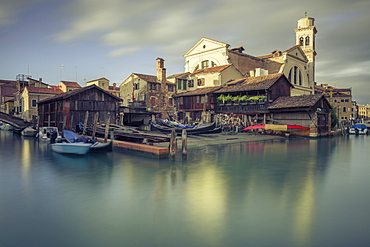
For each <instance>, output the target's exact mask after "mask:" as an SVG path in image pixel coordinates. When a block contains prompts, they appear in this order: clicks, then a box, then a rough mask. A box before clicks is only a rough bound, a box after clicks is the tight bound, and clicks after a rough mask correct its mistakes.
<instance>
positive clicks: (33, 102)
mask: <svg viewBox="0 0 370 247" xmlns="http://www.w3.org/2000/svg"><path fill="white" fill-rule="evenodd" d="M31 105H32V107H36V100H35V99H33V100H32V103H31Z"/></svg>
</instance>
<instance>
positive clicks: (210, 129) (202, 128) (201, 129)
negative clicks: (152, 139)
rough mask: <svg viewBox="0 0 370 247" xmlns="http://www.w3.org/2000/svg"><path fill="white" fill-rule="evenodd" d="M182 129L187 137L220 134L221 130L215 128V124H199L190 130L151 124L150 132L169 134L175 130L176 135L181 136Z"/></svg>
mask: <svg viewBox="0 0 370 247" xmlns="http://www.w3.org/2000/svg"><path fill="white" fill-rule="evenodd" d="M184 129H185V130H186V133H187V134H188V135H199V134H210V133H220V132H221V128H219V127H218V128H217V127H216V123H215V122H213V123H209V124H199V125H196V126H194V127H192V128H180V127H169V126H165V125H160V124H155V123H152V130H156V131H160V132H163V133H171V132H172V130H175V132H176V133H177V134H181V133H182V131H183V130H184Z"/></svg>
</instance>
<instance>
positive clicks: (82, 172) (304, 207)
mask: <svg viewBox="0 0 370 247" xmlns="http://www.w3.org/2000/svg"><path fill="white" fill-rule="evenodd" d="M188 153H189V154H188V159H187V160H186V161H183V160H182V159H181V157H180V156H179V157H176V160H175V161H170V160H156V159H152V158H145V157H139V156H135V155H133V154H127V153H124V152H122V151H117V150H115V151H114V152H112V153H109V154H100V155H95V154H94V155H93V154H89V155H87V156H86V157H69V156H64V155H61V154H57V153H54V152H52V151H51V149H50V146H49V144H48V143H42V142H39V141H38V140H37V139H36V138H29V137H22V136H19V135H17V134H13V133H12V132H6V131H0V246H2V247H29V246H32V247H33V246H35V247H36V246H37V247H44V246H45V247H50V246H53V247H85V246H86V247H102V246H104V247H116V246H117V247H118V246H120V247H121V246H151V247H152V246H160V247H167V246H168V247H174V246H176V247H181V246H187V247H188V246H192V247H198V246H199V247H200V246H201V247H208V246H212V247H218V246H219V247H225V246H231V247H234V246H243V247H245V246H253V247H255V246H258V247H261V246H284V247H289V246H294V247H296V246H315V247H317V246H325V247H328V246H335V247H341V246H346V247H347V246H356V247H358V246H370V234H369V233H370V162H369V158H370V155H369V153H370V136H348V137H335V138H327V139H326V138H322V139H317V140H316V139H315V140H313V139H291V140H283V141H282V140H279V141H268V142H247V143H240V144H239V143H238V144H230V145H222V146H205V147H199V148H195V149H190V150H188Z"/></svg>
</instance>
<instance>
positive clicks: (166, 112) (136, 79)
mask: <svg viewBox="0 0 370 247" xmlns="http://www.w3.org/2000/svg"><path fill="white" fill-rule="evenodd" d="M156 62H157V63H156V64H157V66H156V71H157V73H156V76H153V75H144V74H138V73H132V74H131V75H130V76H129V77H128V78H127V79H126V80H125V81H123V82H122V84H121V85H120V92H121V93H120V95H121V98H122V99H123V103H122V106H124V107H131V108H144V109H145V110H147V111H150V112H153V113H156V114H159V115H161V116H162V117H164V118H169V117H171V116H174V115H175V106H174V102H173V98H172V95H173V94H174V93H175V92H176V88H175V84H174V83H173V82H171V81H168V80H167V79H166V68H164V60H163V59H162V58H157V59H156Z"/></svg>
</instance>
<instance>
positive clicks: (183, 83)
mask: <svg viewBox="0 0 370 247" xmlns="http://www.w3.org/2000/svg"><path fill="white" fill-rule="evenodd" d="M187 83H188V81H187V80H182V89H183V90H186V89H188V88H187Z"/></svg>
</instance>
